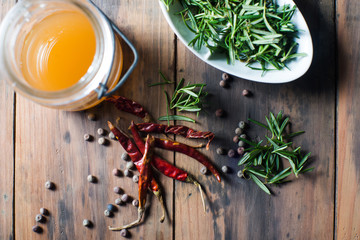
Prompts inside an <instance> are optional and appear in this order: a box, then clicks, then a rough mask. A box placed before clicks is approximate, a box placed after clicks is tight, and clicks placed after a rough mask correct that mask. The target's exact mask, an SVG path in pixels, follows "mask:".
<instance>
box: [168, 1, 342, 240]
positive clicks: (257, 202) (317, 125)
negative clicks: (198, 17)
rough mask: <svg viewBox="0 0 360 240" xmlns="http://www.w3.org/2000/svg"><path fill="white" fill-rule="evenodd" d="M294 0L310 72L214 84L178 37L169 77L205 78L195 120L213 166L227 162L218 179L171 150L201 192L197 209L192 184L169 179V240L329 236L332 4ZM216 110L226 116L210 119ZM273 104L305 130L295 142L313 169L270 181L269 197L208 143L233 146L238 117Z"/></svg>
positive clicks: (255, 132) (213, 75)
mask: <svg viewBox="0 0 360 240" xmlns="http://www.w3.org/2000/svg"><path fill="white" fill-rule="evenodd" d="M297 2H298V4H299V7H300V9H301V10H302V11H303V12H304V13H305V15H306V18H307V19H308V22H309V25H310V29H311V32H312V34H313V41H314V49H315V56H314V62H313V65H312V68H311V70H310V71H309V72H308V73H307V74H306V76H305V77H302V78H301V79H299V80H297V81H295V82H294V83H289V84H282V85H267V84H259V83H252V82H249V81H245V80H242V79H234V81H233V82H231V83H230V85H231V87H230V88H228V89H222V88H220V87H219V86H218V84H219V80H220V78H221V72H220V71H218V70H216V69H214V68H212V67H210V66H208V65H206V64H204V63H202V62H201V61H200V60H199V59H197V58H196V57H195V56H194V55H193V54H192V53H190V52H189V51H188V50H187V49H186V47H185V46H184V45H183V44H182V43H181V42H179V41H178V47H177V48H178V54H177V64H178V65H177V73H178V77H177V79H178V80H179V79H180V78H182V77H184V78H185V79H186V80H188V81H193V82H194V81H195V82H206V83H207V85H208V86H207V91H208V92H209V93H210V94H211V96H210V97H209V100H208V101H209V102H208V105H209V109H208V113H209V114H204V115H203V116H201V117H200V119H199V122H200V123H201V126H200V127H199V126H198V125H197V126H196V127H197V128H200V129H203V130H205V129H206V130H210V131H214V132H215V135H216V136H217V138H216V140H215V141H214V144H213V146H212V149H211V151H210V152H206V151H205V153H206V154H207V155H208V156H209V158H210V159H212V161H213V162H215V163H216V165H217V166H218V167H219V168H221V166H223V165H227V166H230V167H231V169H232V173H230V174H227V175H226V176H224V181H223V183H221V184H218V183H217V182H216V181H215V180H214V178H213V177H212V176H210V175H209V176H206V177H201V176H200V174H199V169H200V165H199V164H198V163H194V161H191V160H189V159H188V158H186V157H183V156H182V155H176V164H177V165H179V166H181V167H183V168H186V169H188V170H190V172H192V173H193V174H194V175H195V176H196V177H198V178H199V179H200V182H201V183H202V184H203V185H204V187H205V189H206V191H207V195H208V208H207V212H206V213H205V214H204V213H203V212H202V208H201V202H200V198H199V194H198V193H197V192H196V189H192V188H191V186H188V185H186V184H180V183H177V184H176V185H175V186H176V188H175V207H176V212H175V217H176V220H175V223H176V227H175V238H176V239H191V238H192V239H226V240H228V239H332V238H333V231H334V177H335V169H334V167H335V166H334V147H335V146H334V124H335V122H334V119H335V98H334V96H335V71H334V69H335V65H334V60H335V55H334V53H333V52H328V49H333V48H334V45H335V37H334V30H333V28H334V25H333V21H332V20H331V19H333V17H334V16H333V10H334V8H333V3H332V1H321V2H314V1H302V2H300V1H297ZM325 39H326V41H324V40H325ZM324 69H326V70H325V71H324ZM243 89H250V90H251V91H252V92H253V93H254V95H253V96H252V97H251V98H245V97H243V96H242V95H241V91H242V90H243ZM218 108H222V109H224V110H225V111H226V113H227V116H226V117H224V118H222V119H219V118H216V117H215V116H214V112H215V110H216V109H218ZM280 110H283V111H284V113H285V114H287V115H289V116H290V117H291V119H292V123H293V125H292V126H293V130H294V131H297V130H305V131H306V134H305V135H304V136H301V137H298V138H297V139H295V143H297V144H298V145H301V146H302V147H303V149H304V151H311V152H312V156H313V157H312V159H313V166H315V168H316V170H315V171H314V172H312V173H309V174H306V175H304V176H301V177H299V179H298V180H297V181H294V182H292V183H290V184H287V185H284V186H282V187H281V188H276V187H272V188H271V189H272V191H273V192H274V196H272V197H269V196H267V195H266V194H265V193H264V192H262V191H261V190H260V189H258V187H257V186H256V185H255V184H254V183H252V182H249V181H246V180H241V179H238V178H237V177H236V172H237V171H238V170H239V168H238V167H237V162H238V158H234V159H229V158H228V157H226V156H218V155H216V154H215V149H216V148H217V147H219V146H223V147H225V148H235V147H236V145H235V144H234V143H232V137H233V136H234V129H235V128H236V127H237V124H238V122H239V121H240V120H246V119H247V118H248V117H250V118H253V119H257V120H260V121H263V122H264V116H265V115H267V114H268V112H269V111H273V112H275V113H277V112H278V111H280ZM248 134H249V136H250V137H256V136H262V135H264V132H262V131H260V129H259V128H256V127H253V128H250V129H249V131H248ZM317 223H321V224H317Z"/></svg>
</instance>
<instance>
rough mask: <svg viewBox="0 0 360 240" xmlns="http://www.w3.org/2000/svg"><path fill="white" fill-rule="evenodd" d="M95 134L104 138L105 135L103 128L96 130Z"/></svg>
mask: <svg viewBox="0 0 360 240" xmlns="http://www.w3.org/2000/svg"><path fill="white" fill-rule="evenodd" d="M97 133H98V134H99V135H101V136H104V135H105V134H106V131H105V129H103V128H98V130H97Z"/></svg>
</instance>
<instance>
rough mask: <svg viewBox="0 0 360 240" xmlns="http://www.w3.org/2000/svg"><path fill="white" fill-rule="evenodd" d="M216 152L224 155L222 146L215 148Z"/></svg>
mask: <svg viewBox="0 0 360 240" xmlns="http://www.w3.org/2000/svg"><path fill="white" fill-rule="evenodd" d="M216 153H217V154H219V155H224V154H225V150H224V149H223V148H221V147H219V148H217V149H216Z"/></svg>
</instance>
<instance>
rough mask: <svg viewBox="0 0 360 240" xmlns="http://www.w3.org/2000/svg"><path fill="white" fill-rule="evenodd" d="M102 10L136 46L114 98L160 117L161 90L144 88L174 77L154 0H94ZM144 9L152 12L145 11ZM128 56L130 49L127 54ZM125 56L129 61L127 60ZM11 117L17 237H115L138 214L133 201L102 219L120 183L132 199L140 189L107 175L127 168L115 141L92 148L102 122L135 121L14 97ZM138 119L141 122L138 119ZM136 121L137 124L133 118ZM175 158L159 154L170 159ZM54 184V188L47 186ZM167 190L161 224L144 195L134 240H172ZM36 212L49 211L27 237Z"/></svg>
mask: <svg viewBox="0 0 360 240" xmlns="http://www.w3.org/2000/svg"><path fill="white" fill-rule="evenodd" d="M96 2H97V3H98V4H99V7H100V8H101V9H103V10H104V11H105V13H107V14H108V15H109V17H110V18H111V19H113V20H115V21H116V23H117V24H118V26H119V28H120V29H121V30H123V31H124V33H125V34H126V35H127V36H128V37H129V38H130V40H131V41H133V43H134V44H135V46H136V48H137V49H138V51H139V54H140V62H139V64H138V66H137V68H136V70H135V72H134V73H133V74H132V75H131V78H130V79H129V80H128V81H127V82H126V84H125V85H124V86H123V87H122V88H121V90H120V91H119V94H121V95H123V96H126V97H129V98H133V99H134V100H136V101H138V102H140V103H143V104H144V106H145V107H146V108H147V109H148V110H149V111H150V112H151V113H152V114H153V115H154V116H159V115H160V114H165V104H164V103H165V101H164V97H163V94H162V92H161V89H160V88H152V89H149V88H148V84H149V83H152V82H157V81H159V74H158V71H159V69H161V70H162V71H163V72H164V73H165V74H166V75H169V76H172V75H173V74H174V73H173V66H174V65H173V62H174V52H173V49H174V46H173V44H174V43H173V34H172V33H171V32H170V31H169V28H168V26H167V25H166V23H164V21H163V19H162V18H161V13H160V9H159V7H158V2H157V1H96ZM149 11H150V12H151V13H150V14H149ZM127 53H129V52H127ZM129 58H130V57H129V55H128V57H127V59H126V60H127V61H128V62H129ZM16 112H17V118H16V124H17V125H16V126H17V128H16V131H17V132H16V145H17V148H16V171H17V175H16V189H17V193H16V196H15V197H16V226H17V228H16V237H17V238H19V239H29V238H31V237H32V238H34V239H38V238H39V239H40V238H43V237H44V235H45V236H46V237H47V239H118V238H119V237H120V234H119V232H110V231H109V230H107V226H109V225H113V226H116V225H122V224H126V223H129V222H130V221H133V220H135V219H136V217H137V210H136V208H135V207H133V206H131V204H130V203H128V204H127V205H126V207H125V206H124V207H120V208H119V211H118V212H117V213H115V216H114V218H106V217H105V216H104V214H103V212H104V210H105V209H106V205H107V204H108V203H114V200H115V198H116V197H117V195H116V194H115V193H113V187H115V186H120V187H121V188H122V189H124V191H125V192H126V193H127V194H129V195H130V196H132V197H135V198H137V186H136V185H134V183H133V182H132V181H131V179H130V178H125V177H121V178H117V177H114V176H112V173H111V171H112V169H113V168H115V167H118V168H121V169H124V168H125V165H126V163H125V162H124V161H122V160H120V156H121V154H122V153H123V149H122V148H121V147H120V146H119V144H118V143H117V142H113V141H111V142H110V145H109V146H106V147H104V146H100V145H99V144H97V139H98V138H99V136H98V135H97V133H96V130H97V129H98V128H99V127H102V128H105V129H107V127H106V121H107V120H110V121H113V122H116V119H117V117H118V116H120V117H121V120H120V122H119V123H120V127H121V128H122V129H123V130H126V128H127V126H128V124H129V122H130V120H131V119H134V117H133V116H130V115H128V114H123V113H120V112H119V111H117V110H116V109H115V108H114V107H113V106H110V105H109V104H104V105H103V107H101V108H94V109H91V110H88V111H84V112H63V111H57V110H52V109H46V108H43V107H41V106H38V105H36V104H34V103H32V102H30V101H28V100H26V99H24V98H22V97H18V98H17V111H16ZM89 112H94V113H96V115H97V116H98V120H97V121H95V122H92V121H88V120H87V119H86V116H87V113H89ZM137 120H138V119H137ZM138 121H140V120H138ZM85 133H89V134H91V135H93V136H95V141H93V142H84V140H83V135H84V134H85ZM172 155H173V154H164V156H165V157H166V158H167V159H168V160H169V161H173V156H172ZM88 174H93V175H94V176H96V177H97V178H98V180H99V181H98V183H97V184H89V183H88V182H87V180H86V177H87V175H88ZM47 180H51V181H53V182H54V183H55V184H56V190H55V191H49V190H46V189H45V188H44V183H45V181H47ZM160 180H161V182H162V183H163V186H164V188H165V198H166V203H167V208H168V210H169V215H168V216H167V219H166V220H165V222H164V223H162V224H161V223H159V218H160V216H161V208H160V205H159V203H158V202H157V201H156V199H155V198H154V197H149V198H148V199H149V205H150V204H151V205H152V206H151V207H150V208H149V210H148V211H147V215H148V216H147V217H145V219H144V220H145V222H144V223H143V224H142V225H141V226H139V227H138V228H135V229H131V230H130V233H131V236H132V238H133V239H171V238H172V234H173V228H172V221H173V215H172V209H173V206H172V202H173V200H172V193H173V189H172V185H173V182H172V180H168V179H164V178H161V179H160ZM40 207H46V208H48V209H49V210H50V212H51V215H50V216H49V217H48V220H47V222H46V223H45V224H41V226H42V227H43V228H44V232H43V234H42V236H41V235H36V234H33V233H31V226H32V225H34V224H35V220H34V217H35V215H36V214H37V213H38V212H39V208H40ZM85 218H88V219H90V220H92V221H93V222H94V228H93V229H86V228H84V227H83V226H82V221H83V219H85Z"/></svg>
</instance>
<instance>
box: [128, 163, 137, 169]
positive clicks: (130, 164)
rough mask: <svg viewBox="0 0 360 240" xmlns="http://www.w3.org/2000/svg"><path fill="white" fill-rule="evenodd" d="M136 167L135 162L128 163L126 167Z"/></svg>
mask: <svg viewBox="0 0 360 240" xmlns="http://www.w3.org/2000/svg"><path fill="white" fill-rule="evenodd" d="M134 168H135V164H134V163H133V162H128V163H126V169H129V170H132V169H134Z"/></svg>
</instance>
